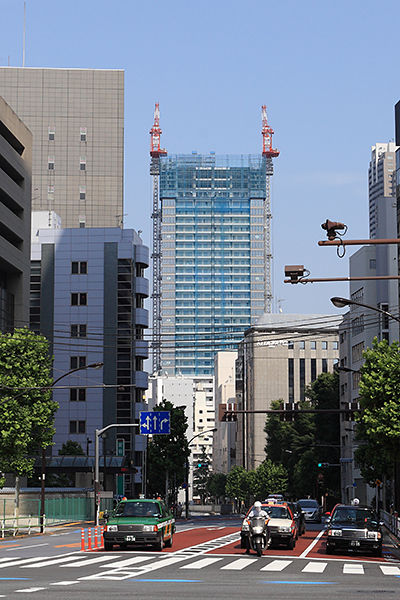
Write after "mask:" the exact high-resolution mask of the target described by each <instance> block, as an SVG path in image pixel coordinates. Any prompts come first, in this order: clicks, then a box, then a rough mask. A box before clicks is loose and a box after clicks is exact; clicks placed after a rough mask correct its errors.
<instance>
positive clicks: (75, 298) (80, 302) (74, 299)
mask: <svg viewBox="0 0 400 600" xmlns="http://www.w3.org/2000/svg"><path fill="white" fill-rule="evenodd" d="M86 305H87V294H86V292H84V293H81V294H78V293H72V294H71V306H86Z"/></svg>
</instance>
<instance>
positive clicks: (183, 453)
mask: <svg viewBox="0 0 400 600" xmlns="http://www.w3.org/2000/svg"><path fill="white" fill-rule="evenodd" d="M154 410H155V411H169V412H170V417H171V432H170V434H167V435H164V434H162V435H153V438H152V440H151V441H149V444H148V451H147V464H148V493H149V494H150V495H158V494H159V495H162V496H164V495H165V497H166V501H169V499H170V497H171V496H172V501H173V502H176V496H177V490H178V487H179V486H180V485H181V484H182V483H183V482H184V481H185V479H186V461H187V460H188V457H189V454H190V450H189V447H188V442H187V439H186V436H185V433H186V430H187V427H188V425H187V417H186V416H185V412H184V410H183V409H182V408H178V407H174V405H173V404H172V402H169V400H163V401H162V402H160V404H158V405H157V406H155V407H154Z"/></svg>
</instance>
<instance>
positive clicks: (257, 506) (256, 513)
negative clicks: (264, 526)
mask: <svg viewBox="0 0 400 600" xmlns="http://www.w3.org/2000/svg"><path fill="white" fill-rule="evenodd" d="M253 517H264V518H265V519H268V513H267V512H265V510H263V508H262V504H261V502H259V501H258V500H257V502H254V506H253V508H252V509H251V511H250V512H249V514H248V515H247V518H248V519H251V518H253ZM245 554H250V537H249V536H248V535H246V552H245Z"/></svg>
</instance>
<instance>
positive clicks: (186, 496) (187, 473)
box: [185, 427, 218, 519]
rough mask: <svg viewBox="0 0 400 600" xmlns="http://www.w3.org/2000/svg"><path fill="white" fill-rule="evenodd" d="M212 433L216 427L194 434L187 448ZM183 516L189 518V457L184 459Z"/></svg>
mask: <svg viewBox="0 0 400 600" xmlns="http://www.w3.org/2000/svg"><path fill="white" fill-rule="evenodd" d="M214 431H218V429H217V427H214V428H213V429H206V430H205V431H201V432H200V433H196V435H194V436H193V437H192V438H190V440H189V441H188V447H189V446H190V444H191V443H192V442H193V440H195V439H196V438H198V437H200V436H202V435H205V434H206V433H212V432H214ZM185 514H186V519H188V518H189V457H187V459H186V489H185Z"/></svg>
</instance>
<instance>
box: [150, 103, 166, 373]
mask: <svg viewBox="0 0 400 600" xmlns="http://www.w3.org/2000/svg"><path fill="white" fill-rule="evenodd" d="M161 134H162V131H161V128H160V106H159V103H158V102H157V103H156V105H155V109H154V123H153V127H152V128H151V129H150V136H151V137H150V175H151V176H152V177H153V212H152V214H151V218H152V219H153V252H152V255H151V258H152V261H153V292H152V295H151V298H152V310H153V335H152V363H153V373H154V374H158V373H160V371H161V326H162V314H161V283H162V272H161V267H162V252H161V240H162V234H161V223H162V211H161V206H160V197H159V177H160V156H165V155H166V154H167V151H166V150H165V149H164V148H161Z"/></svg>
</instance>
